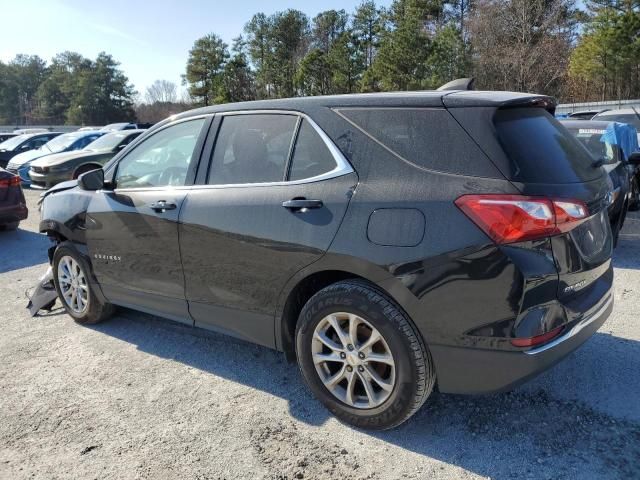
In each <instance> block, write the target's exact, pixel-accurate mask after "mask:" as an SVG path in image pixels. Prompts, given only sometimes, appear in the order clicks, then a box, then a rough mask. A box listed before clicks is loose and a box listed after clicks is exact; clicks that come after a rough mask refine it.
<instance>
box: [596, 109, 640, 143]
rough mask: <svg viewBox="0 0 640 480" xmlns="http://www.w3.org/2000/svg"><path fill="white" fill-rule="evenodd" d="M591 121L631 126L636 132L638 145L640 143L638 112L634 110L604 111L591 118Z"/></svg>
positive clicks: (639, 112)
mask: <svg viewBox="0 0 640 480" xmlns="http://www.w3.org/2000/svg"><path fill="white" fill-rule="evenodd" d="M592 120H600V121H603V122H620V123H628V124H629V125H633V126H634V127H635V129H636V130H637V132H638V143H640V111H638V109H636V108H621V109H618V110H605V111H604V112H600V113H598V114H597V115H595V116H594V117H593V119H592Z"/></svg>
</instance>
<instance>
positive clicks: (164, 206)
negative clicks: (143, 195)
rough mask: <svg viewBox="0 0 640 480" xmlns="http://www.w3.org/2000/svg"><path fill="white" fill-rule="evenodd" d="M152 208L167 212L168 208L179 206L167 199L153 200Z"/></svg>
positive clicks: (173, 208)
mask: <svg viewBox="0 0 640 480" xmlns="http://www.w3.org/2000/svg"><path fill="white" fill-rule="evenodd" d="M149 206H150V207H151V210H154V211H156V212H160V213H162V212H166V211H167V210H175V209H176V208H177V206H176V204H175V203H170V202H167V201H166V200H158V201H157V202H153V203H152V204H151V205H149Z"/></svg>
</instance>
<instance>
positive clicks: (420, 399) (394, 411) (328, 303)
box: [296, 280, 436, 430]
mask: <svg viewBox="0 0 640 480" xmlns="http://www.w3.org/2000/svg"><path fill="white" fill-rule="evenodd" d="M336 312H346V313H351V314H355V315H357V316H359V317H361V318H363V319H366V321H367V322H368V323H370V324H371V325H372V326H373V327H375V328H376V329H377V330H378V331H379V333H380V334H381V335H382V337H383V338H384V341H385V342H386V344H387V345H388V347H389V349H390V351H391V354H392V355H393V360H394V361H395V383H394V386H393V390H392V391H391V394H390V396H389V397H388V398H387V399H386V400H384V401H383V402H382V403H381V404H379V405H377V406H375V407H373V408H358V407H354V406H351V405H348V404H347V403H345V402H343V401H340V399H339V398H337V397H336V396H334V394H333V393H331V392H330V391H329V389H328V388H327V387H325V385H324V383H323V381H322V379H321V378H320V376H319V374H318V372H317V371H316V367H315V364H314V361H313V357H312V338H313V336H314V331H315V329H316V327H317V326H318V324H319V322H321V321H323V319H324V318H325V317H326V316H327V315H329V314H332V313H336ZM296 356H297V359H298V365H299V366H300V369H301V371H302V375H303V377H304V379H305V381H306V383H307V385H308V386H309V388H310V389H311V391H312V392H313V393H314V394H315V395H316V397H317V398H318V399H319V400H320V401H321V402H322V403H323V404H324V405H325V406H326V407H327V408H328V409H329V411H331V413H333V414H334V415H335V416H336V417H337V418H339V419H340V420H342V421H344V422H346V423H349V424H351V425H354V426H356V427H358V428H363V429H371V430H387V429H390V428H393V427H396V426H398V425H400V424H401V423H402V422H404V421H405V420H407V419H408V418H409V417H410V416H411V415H413V414H414V413H415V412H416V411H417V410H418V409H419V408H420V407H421V406H422V404H423V403H424V402H425V400H426V399H427V397H428V396H429V395H430V394H431V391H432V390H433V387H434V384H435V380H436V375H435V369H434V367H433V361H432V359H431V356H430V354H429V352H428V350H427V348H426V346H425V344H424V342H423V340H422V338H421V336H420V334H419V333H418V331H417V329H416V327H415V326H414V325H413V322H412V321H411V320H410V319H409V317H408V316H407V315H406V313H404V312H403V311H402V309H401V308H400V307H399V306H397V305H396V304H395V303H394V302H393V301H392V300H391V299H390V298H388V297H387V296H386V295H385V294H384V293H383V292H381V291H379V290H378V289H377V288H376V287H374V286H372V285H370V284H368V283H366V282H362V281H358V280H347V281H342V282H338V283H335V284H332V285H330V286H328V287H326V288H324V289H322V290H321V291H319V292H318V293H316V294H315V295H314V296H313V297H311V299H309V301H308V302H307V303H306V304H305V306H304V308H303V309H302V311H301V313H300V317H299V321H298V324H297V326H296ZM347 368H348V367H347Z"/></svg>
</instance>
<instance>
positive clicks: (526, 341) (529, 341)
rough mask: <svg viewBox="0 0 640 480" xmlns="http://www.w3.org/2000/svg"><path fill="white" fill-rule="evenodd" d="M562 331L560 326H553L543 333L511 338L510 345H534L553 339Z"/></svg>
mask: <svg viewBox="0 0 640 480" xmlns="http://www.w3.org/2000/svg"><path fill="white" fill-rule="evenodd" d="M560 332H562V327H558V328H554V329H553V330H551V331H549V332H547V333H543V334H542V335H536V336H535V337H529V338H513V339H511V345H513V346H514V347H535V346H536V345H542V344H543V343H547V342H548V341H549V340H552V339H554V338H555V337H557V336H558V335H560Z"/></svg>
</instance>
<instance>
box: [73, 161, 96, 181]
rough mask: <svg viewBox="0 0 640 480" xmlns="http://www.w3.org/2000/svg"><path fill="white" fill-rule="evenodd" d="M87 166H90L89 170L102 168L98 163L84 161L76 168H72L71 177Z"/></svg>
mask: <svg viewBox="0 0 640 480" xmlns="http://www.w3.org/2000/svg"><path fill="white" fill-rule="evenodd" d="M87 167H92V168H91V170H97V169H98V168H102V165H100V164H98V163H85V164H83V165H80V166H79V167H78V168H76V169H75V170H74V172H73V178H76V177H77V176H78V172H79V171H81V170H83V169H86V168H87Z"/></svg>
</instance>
